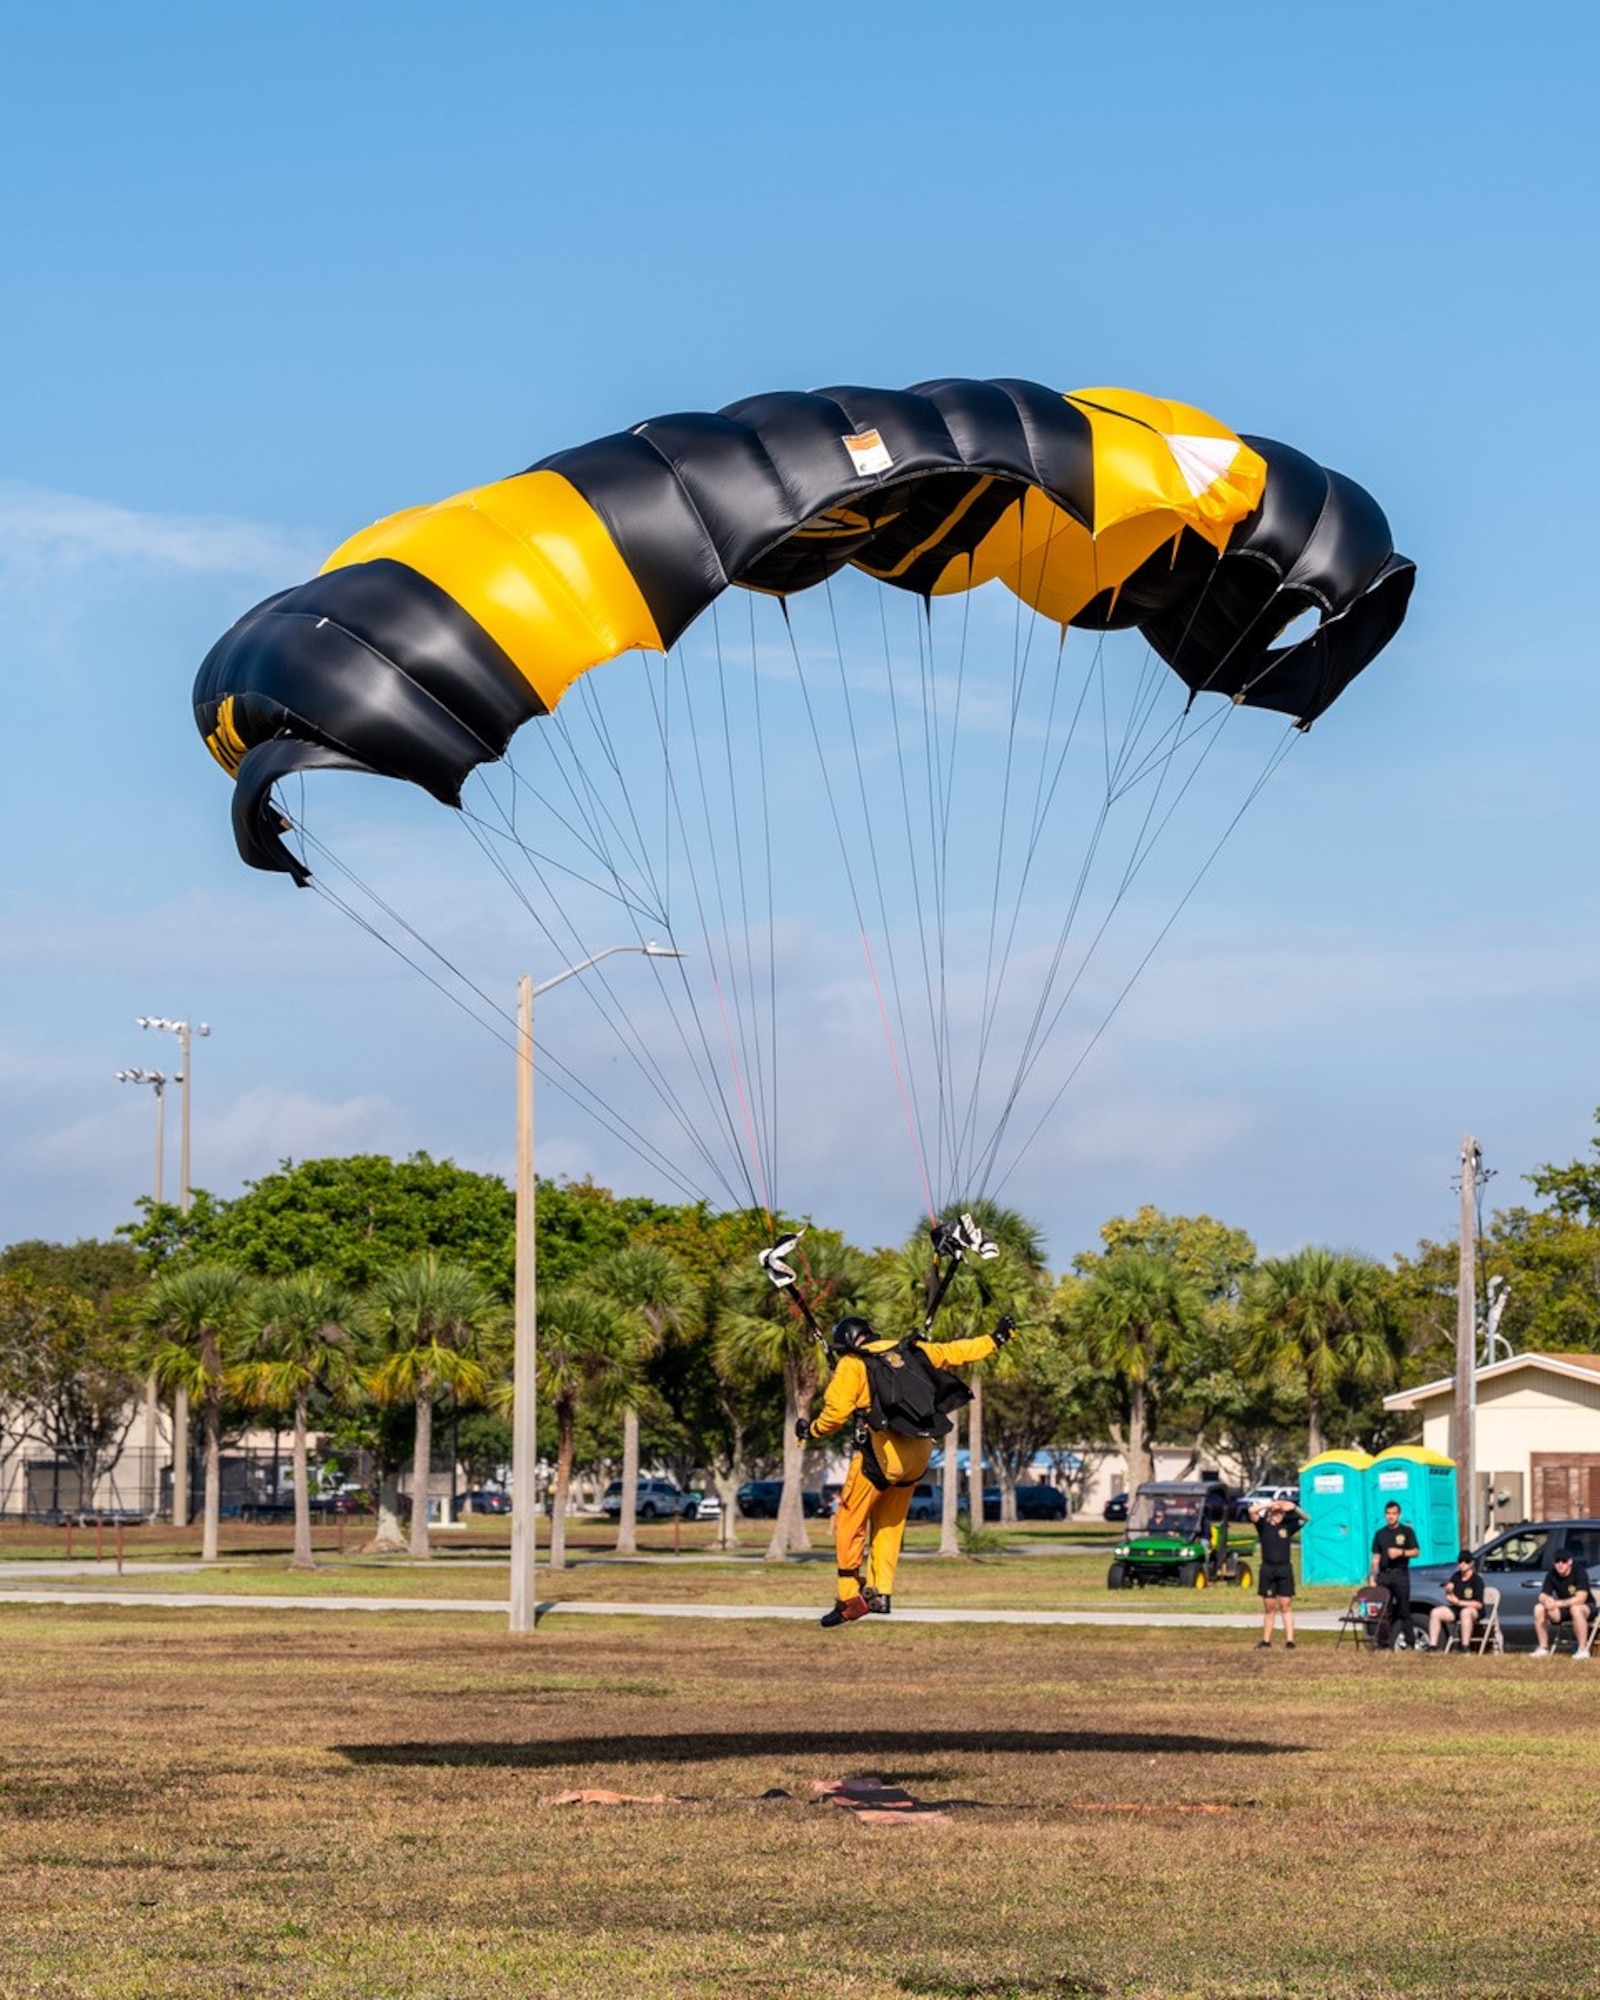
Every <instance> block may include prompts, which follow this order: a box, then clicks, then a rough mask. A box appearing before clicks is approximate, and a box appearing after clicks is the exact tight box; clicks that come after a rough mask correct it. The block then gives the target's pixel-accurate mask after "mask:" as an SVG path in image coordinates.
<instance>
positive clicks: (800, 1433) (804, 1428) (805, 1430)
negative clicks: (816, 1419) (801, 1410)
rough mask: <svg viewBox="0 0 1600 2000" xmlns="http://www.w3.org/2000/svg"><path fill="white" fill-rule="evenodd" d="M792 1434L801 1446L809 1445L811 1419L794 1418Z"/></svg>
mask: <svg viewBox="0 0 1600 2000" xmlns="http://www.w3.org/2000/svg"><path fill="white" fill-rule="evenodd" d="M794 1434H795V1436H796V1437H797V1438H798V1439H799V1440H800V1442H801V1443H802V1444H810V1442H811V1419H810V1418H809V1417H796V1418H795V1420H794Z"/></svg>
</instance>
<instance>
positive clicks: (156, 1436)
mask: <svg viewBox="0 0 1600 2000" xmlns="http://www.w3.org/2000/svg"><path fill="white" fill-rule="evenodd" d="M117 1081H118V1083H148V1084H149V1085H151V1086H152V1088H153V1089H154V1091H155V1094H156V1175H155V1199H156V1207H157V1208H159V1207H160V1206H161V1203H162V1201H163V1199H164V1197H165V1191H166V1180H165V1176H164V1174H163V1172H162V1168H163V1164H164V1162H163V1154H164V1151H165V1146H166V1136H167V1085H168V1083H169V1082H170V1081H171V1079H170V1078H169V1077H168V1075H167V1073H166V1071H165V1070H160V1069H119V1070H118V1071H117ZM160 1404H161V1391H160V1387H159V1385H158V1384H157V1382H156V1378H155V1376H154V1375H150V1376H147V1377H146V1379H145V1385H144V1449H145V1466H146V1474H147V1479H148V1488H147V1490H148V1492H149V1495H150V1515H151V1519H152V1520H153V1519H154V1518H155V1516H156V1513H157V1512H158V1511H159V1504H160V1499H161V1482H160V1480H159V1479H158V1478H157V1477H156V1457H157V1454H158V1453H159V1451H160V1449H161V1444H160V1438H161V1424H160V1417H159V1414H158V1413H159V1410H160ZM142 1490H143V1489H142ZM142 1504H143V1503H142V1501H141V1505H142Z"/></svg>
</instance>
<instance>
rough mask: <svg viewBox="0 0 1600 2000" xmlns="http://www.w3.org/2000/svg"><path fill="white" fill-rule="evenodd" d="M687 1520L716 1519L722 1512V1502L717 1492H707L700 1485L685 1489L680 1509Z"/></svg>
mask: <svg viewBox="0 0 1600 2000" xmlns="http://www.w3.org/2000/svg"><path fill="white" fill-rule="evenodd" d="M679 1512H680V1513H681V1514H682V1515H683V1518H684V1519H685V1520H686V1521H714V1520H716V1519H717V1517H718V1516H719V1515H720V1514H721V1512H722V1502H721V1501H720V1500H719V1499H718V1498H717V1496H716V1494H715V1493H706V1492H703V1491H702V1490H701V1488H700V1487H698V1486H690V1487H688V1488H686V1489H685V1491H684V1496H683V1505H682V1507H681V1508H680V1509H679Z"/></svg>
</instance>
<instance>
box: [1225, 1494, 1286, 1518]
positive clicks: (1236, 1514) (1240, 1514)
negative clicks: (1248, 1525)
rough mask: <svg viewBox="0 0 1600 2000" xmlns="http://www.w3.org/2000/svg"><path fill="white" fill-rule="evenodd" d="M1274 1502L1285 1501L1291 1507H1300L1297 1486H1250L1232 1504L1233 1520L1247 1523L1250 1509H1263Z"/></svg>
mask: <svg viewBox="0 0 1600 2000" xmlns="http://www.w3.org/2000/svg"><path fill="white" fill-rule="evenodd" d="M1274 1500H1287V1501H1288V1503H1289V1505H1290V1506H1291V1507H1298V1506H1299V1505H1300V1489H1299V1487H1298V1486H1252V1487H1251V1489H1250V1491H1249V1492H1248V1493H1241V1494H1240V1495H1239V1497H1238V1499H1237V1500H1235V1501H1234V1503H1233V1518H1234V1519H1235V1520H1236V1521H1248V1520H1249V1518H1250V1509H1251V1508H1252V1507H1265V1506H1268V1505H1269V1504H1270V1503H1271V1502H1272V1501H1274Z"/></svg>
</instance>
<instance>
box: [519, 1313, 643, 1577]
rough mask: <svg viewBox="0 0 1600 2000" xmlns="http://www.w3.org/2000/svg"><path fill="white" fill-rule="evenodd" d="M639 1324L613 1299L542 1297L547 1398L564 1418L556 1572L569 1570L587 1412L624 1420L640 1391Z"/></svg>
mask: <svg viewBox="0 0 1600 2000" xmlns="http://www.w3.org/2000/svg"><path fill="white" fill-rule="evenodd" d="M638 1339H639V1333H638V1323H637V1321H635V1320H634V1319H633V1318H632V1317H631V1316H630V1315H629V1314H628V1313H626V1312H624V1311H623V1310H621V1309H620V1308H619V1307H618V1306H617V1305H616V1304H615V1303H614V1302H613V1301H612V1300H611V1299H609V1298H606V1297H604V1296H603V1295H602V1294H601V1293H599V1292H593V1291H588V1290H585V1289H584V1288H582V1287H580V1286H577V1285H561V1286H557V1287H555V1289H553V1290H551V1291H548V1292H543V1293H541V1295H540V1298H539V1350H538V1352H539V1364H538V1365H539V1396H540V1401H541V1402H545V1403H548V1405H549V1406H550V1407H551V1408H552V1409H553V1410H554V1412H555V1418H556V1479H555V1491H554V1493H553V1494H552V1495H551V1501H550V1567H551V1568H552V1569H565V1568H566V1566H567V1498H568V1495H569V1493H570V1492H571V1488H572V1465H573V1450H574V1442H575V1439H576V1435H577V1420H578V1411H579V1408H580V1407H581V1406H583V1405H588V1406H590V1407H591V1408H593V1407H594V1406H596V1405H598V1406H599V1407H600V1409H601V1410H603V1411H604V1412H605V1413H606V1414H607V1415H617V1414H620V1412H621V1410H622V1408H623V1407H624V1405H625V1404H626V1403H627V1401H628V1400H629V1399H630V1398H631V1397H632V1396H633V1395H634V1394H636V1393H637V1371H638V1365H639V1357H638V1347H637V1343H638Z"/></svg>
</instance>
